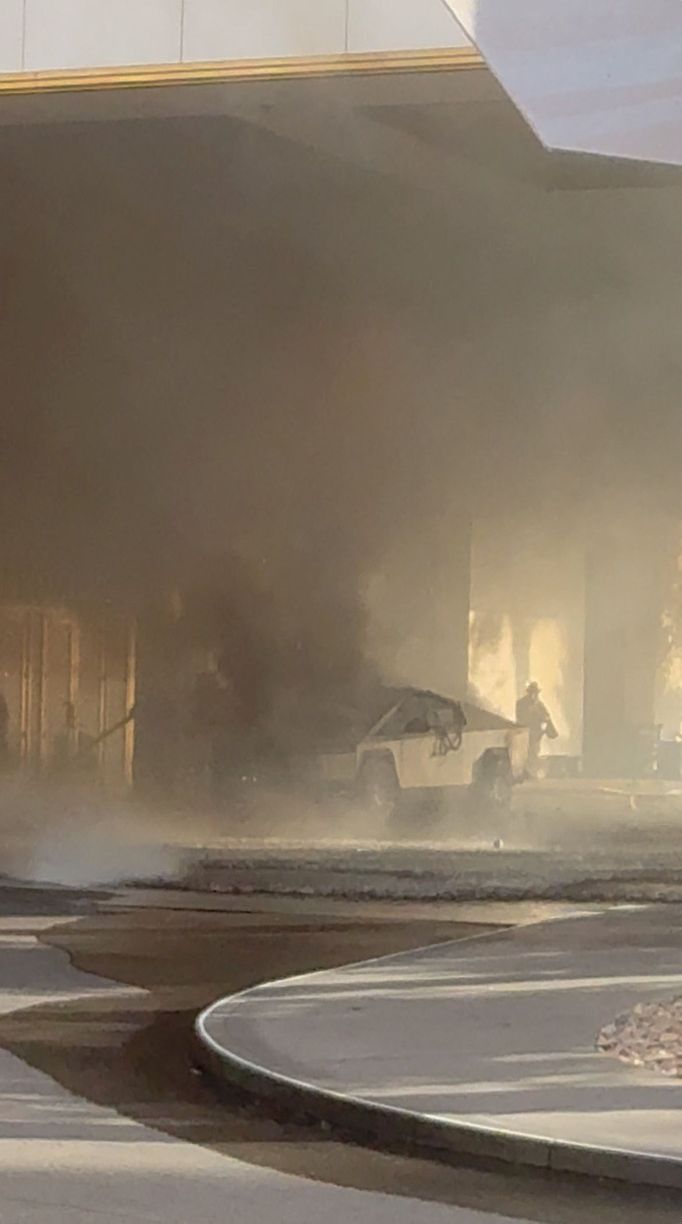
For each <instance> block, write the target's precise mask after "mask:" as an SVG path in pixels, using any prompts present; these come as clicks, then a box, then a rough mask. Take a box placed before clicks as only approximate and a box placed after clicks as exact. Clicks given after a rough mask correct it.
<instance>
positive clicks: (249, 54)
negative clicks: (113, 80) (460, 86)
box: [0, 0, 469, 73]
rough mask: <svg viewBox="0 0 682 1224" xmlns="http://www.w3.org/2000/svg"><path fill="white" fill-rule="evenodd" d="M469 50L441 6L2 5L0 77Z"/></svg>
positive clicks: (331, 1)
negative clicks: (200, 63) (166, 65)
mask: <svg viewBox="0 0 682 1224" xmlns="http://www.w3.org/2000/svg"><path fill="white" fill-rule="evenodd" d="M467 45H469V44H468V42H467V39H466V37H465V35H464V34H463V32H462V30H461V28H460V27H459V26H458V24H457V22H456V20H455V18H454V17H453V16H451V14H450V13H449V12H448V11H447V9H446V7H445V5H444V4H443V3H442V0H0V72H3V73H16V72H22V71H24V72H40V71H50V70H52V71H55V70H69V69H87V68H111V67H121V68H123V67H130V66H133V65H140V64H146V65H150V64H181V63H192V62H199V61H206V60H213V61H215V60H219V61H220V60H228V61H229V60H232V59H234V60H238V59H271V58H279V57H292V58H298V57H304V56H315V55H343V54H345V53H360V52H377V51H409V50H414V51H420V50H425V49H431V48H444V47H445V48H447V47H461V46H467Z"/></svg>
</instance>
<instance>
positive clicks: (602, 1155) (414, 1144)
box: [195, 933, 682, 1189]
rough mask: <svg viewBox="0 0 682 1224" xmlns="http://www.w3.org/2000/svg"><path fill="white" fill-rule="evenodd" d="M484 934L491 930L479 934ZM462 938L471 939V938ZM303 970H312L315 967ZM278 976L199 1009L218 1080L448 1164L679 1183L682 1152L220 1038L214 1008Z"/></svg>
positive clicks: (200, 1051)
mask: <svg viewBox="0 0 682 1224" xmlns="http://www.w3.org/2000/svg"><path fill="white" fill-rule="evenodd" d="M487 937H488V933H486V935H482V936H475V937H474V938H476V939H479V938H481V939H485V938H487ZM462 942H467V943H468V942H469V940H466V941H462ZM399 955H402V954H399ZM376 959H377V960H391V959H393V958H392V957H391V956H389V957H379V958H376ZM367 963H368V964H370V963H376V961H369V962H367ZM350 967H354V966H348V968H350ZM300 976H303V977H306V978H307V977H310V976H314V975H310V974H305V975H300ZM295 980H297V979H296V978H292V979H291V981H295ZM274 984H275V983H262V984H261V986H257V987H252V988H251V989H249V990H245V991H241V992H239V993H237V994H235V995H229V996H226V997H225V998H222V999H219V1000H217V1001H216V1002H215V1003H213V1004H212V1005H211V1006H210V1007H208V1008H206V1009H205V1010H204V1011H203V1012H202V1013H201V1014H200V1015H199V1016H198V1017H197V1020H196V1022H195V1045H196V1053H197V1061H198V1062H199V1064H200V1065H201V1067H202V1068H203V1069H204V1070H205V1071H206V1072H207V1073H208V1074H210V1075H211V1076H212V1077H213V1078H214V1079H215V1080H216V1081H217V1083H218V1084H220V1083H222V1084H223V1085H229V1086H230V1087H236V1088H238V1089H240V1090H242V1091H243V1092H245V1093H247V1094H248V1095H250V1096H253V1097H256V1098H258V1099H259V1100H262V1101H264V1102H269V1103H270V1104H272V1105H275V1106H277V1107H280V1108H283V1109H285V1110H286V1112H287V1114H288V1115H289V1116H293V1117H297V1118H299V1119H305V1120H306V1121H313V1122H317V1123H322V1124H323V1125H325V1126H328V1127H329V1128H330V1129H333V1130H335V1131H338V1132H340V1133H341V1134H343V1135H344V1136H347V1137H349V1138H351V1139H353V1140H354V1141H356V1142H359V1143H364V1144H366V1145H369V1146H373V1147H377V1148H379V1149H384V1150H386V1151H400V1152H407V1153H408V1154H410V1155H415V1156H417V1155H420V1156H425V1157H428V1158H430V1159H432V1160H439V1161H441V1162H443V1163H449V1164H456V1163H461V1161H462V1159H463V1158H468V1159H475V1160H477V1161H481V1162H488V1163H491V1162H492V1163H496V1164H499V1163H505V1164H512V1165H525V1166H530V1167H532V1168H535V1169H538V1170H544V1171H545V1172H548V1171H551V1172H557V1173H569V1174H578V1175H581V1176H585V1177H596V1178H607V1179H610V1180H616V1181H624V1182H631V1183H635V1184H638V1185H649V1186H658V1187H666V1188H674V1189H682V1160H677V1159H675V1158H672V1157H665V1156H654V1155H651V1154H649V1153H645V1152H638V1151H630V1150H626V1149H617V1148H602V1147H597V1146H595V1145H593V1144H576V1143H570V1142H564V1141H562V1140H557V1139H547V1138H543V1137H542V1135H537V1136H536V1135H519V1134H516V1133H514V1132H511V1131H507V1130H504V1129H502V1128H497V1127H486V1126H481V1125H479V1124H471V1123H467V1122H464V1121H459V1120H456V1119H444V1118H441V1117H436V1116H434V1115H431V1114H423V1113H416V1112H413V1111H411V1110H406V1109H402V1108H399V1107H396V1106H392V1105H379V1104H376V1103H375V1102H373V1101H368V1100H366V1099H363V1098H362V1097H357V1096H351V1095H347V1094H345V1093H340V1092H336V1091H334V1090H332V1089H327V1088H321V1087H320V1086H319V1085H316V1084H312V1083H308V1082H306V1081H304V1080H298V1079H294V1078H291V1077H288V1076H285V1075H282V1074H281V1073H280V1072H278V1071H274V1070H272V1069H270V1068H268V1067H265V1066H262V1065H259V1064H258V1063H254V1062H251V1061H250V1060H248V1059H245V1058H243V1057H241V1055H239V1054H237V1053H235V1052H234V1051H233V1050H230V1049H228V1048H226V1047H224V1046H222V1045H221V1044H220V1043H219V1042H217V1041H216V1040H215V1038H214V1037H213V1036H212V1035H211V1033H210V1031H209V1026H210V1021H211V1017H212V1015H213V1014H214V1012H216V1011H218V1010H219V1009H220V1008H222V1007H224V1006H225V1004H227V1003H232V1004H234V1003H236V1002H238V1001H239V999H241V998H245V997H247V996H250V995H253V994H254V993H255V992H256V991H258V990H260V989H261V988H262V987H263V986H268V985H274Z"/></svg>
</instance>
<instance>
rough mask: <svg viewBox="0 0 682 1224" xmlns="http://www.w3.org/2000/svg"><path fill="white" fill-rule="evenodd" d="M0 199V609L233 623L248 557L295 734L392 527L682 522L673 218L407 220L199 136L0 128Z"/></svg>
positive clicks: (471, 191) (309, 166)
mask: <svg viewBox="0 0 682 1224" xmlns="http://www.w3.org/2000/svg"><path fill="white" fill-rule="evenodd" d="M444 156H445V154H444ZM0 168H1V170H2V178H3V183H4V185H5V188H4V193H3V195H4V208H3V230H2V235H1V238H0V267H1V268H2V272H3V280H4V286H5V292H4V294H3V301H2V305H1V307H0V363H1V364H0V369H1V371H2V387H3V412H2V449H1V453H0V464H1V465H2V472H1V480H0V525H1V527H2V536H3V566H4V573H5V586H6V588H7V589H8V590H9V589H12V588H14V589H16V590H20V591H35V592H36V593H38V594H42V593H46V594H48V595H51V596H58V597H60V598H67V599H68V598H75V597H81V598H84V597H92V596H96V597H98V598H102V597H105V598H113V599H114V600H124V601H128V602H129V603H130V604H131V605H132V606H135V607H137V606H141V605H142V604H144V602H145V601H147V600H148V599H150V598H151V597H154V596H155V595H156V594H158V592H159V591H161V590H166V589H170V588H171V587H172V586H173V585H187V586H188V587H191V588H192V589H206V588H208V589H209V590H210V589H213V590H214V592H215V598H216V599H217V600H218V602H219V600H220V592H221V591H222V590H224V587H225V585H227V586H228V588H231V590H232V596H231V599H232V602H233V603H234V602H235V596H234V589H235V582H234V573H235V571H234V568H233V563H232V562H231V561H229V560H226V558H228V559H229V558H230V557H235V556H240V557H243V558H245V560H246V563H247V566H248V573H249V578H248V582H246V583H245V586H244V592H247V593H246V594H244V592H242V594H241V595H240V596H239V597H238V598H237V599H236V602H237V603H239V602H240V600H242V601H243V600H244V599H246V602H247V603H248V600H249V599H251V598H252V595H251V594H249V593H248V592H251V591H254V592H256V594H254V595H253V600H254V601H255V602H254V603H253V606H252V607H251V613H250V623H251V626H252V632H253V635H254V639H255V640H256V641H257V642H259V643H260V644H261V645H262V644H263V643H265V642H267V643H268V647H267V649H265V648H264V647H263V649H262V651H261V655H262V657H263V658H269V657H272V658H274V657H275V656H276V657H277V669H278V671H277V675H278V688H279V691H280V695H282V694H284V695H285V696H286V697H287V700H289V701H290V704H291V703H292V700H291V699H292V694H294V695H295V696H296V698H300V697H301V695H303V694H313V695H315V696H319V694H320V692H321V691H324V690H325V688H328V689H334V690H336V689H339V688H343V685H344V683H346V682H347V680H348V677H349V676H355V675H358V674H360V673H361V671H362V667H363V640H364V624H363V609H362V600H361V598H360V594H359V592H360V591H361V590H362V589H363V586H364V584H365V582H366V581H367V579H368V578H369V577H370V576H371V575H372V574H373V573H375V572H376V571H377V570H381V567H382V565H383V564H384V562H385V558H386V556H387V555H388V554H389V551H390V555H391V557H392V558H396V557H398V561H397V562H396V563H397V564H399V563H400V562H399V557H400V549H399V546H398V548H397V549H396V541H398V542H399V541H400V538H401V533H402V532H403V531H405V530H406V529H407V528H408V527H409V530H410V533H411V538H412V539H414V538H415V533H418V532H421V533H422V535H423V549H424V553H425V554H426V555H428V550H429V533H430V530H431V528H432V525H433V524H434V523H436V522H438V523H439V524H442V522H443V520H444V519H445V520H448V519H449V520H450V521H451V523H452V532H453V541H454V540H455V539H457V540H459V541H460V543H461V537H462V533H463V532H464V531H465V530H466V529H467V523H468V521H469V520H470V519H471V518H472V517H475V516H476V515H478V514H480V513H481V512H484V513H485V514H488V515H489V514H491V513H492V515H493V518H494V516H495V515H496V514H499V515H500V516H501V519H502V520H504V521H508V520H509V517H510V516H514V517H515V518H516V519H517V520H520V521H525V522H527V523H530V524H533V523H536V522H537V521H538V519H542V520H548V519H549V520H551V523H552V529H553V530H554V532H555V533H556V539H557V541H558V542H559V543H560V541H561V540H562V539H568V540H569V541H573V540H575V539H577V538H578V537H580V535H581V533H582V532H583V529H584V522H585V519H586V517H587V518H591V520H592V521H593V522H594V520H595V518H596V519H597V520H600V521H601V520H605V519H613V520H615V521H617V520H618V517H619V515H620V514H621V513H622V510H623V507H625V508H627V509H629V510H632V511H634V512H636V513H639V512H640V511H641V510H643V509H646V510H647V512H649V511H652V512H653V511H654V510H656V511H658V510H659V509H660V508H662V507H663V508H665V509H666V510H671V509H672V510H674V511H677V509H678V501H679V491H678V490H679V475H678V456H679V453H680V440H681V438H680V433H681V430H682V426H681V425H680V421H681V417H680V412H679V406H678V403H677V399H678V386H679V381H680V364H681V363H682V357H681V356H680V354H681V353H682V348H681V346H680V342H679V341H680V337H679V328H680V324H679V319H680V305H681V304H682V303H681V301H680V298H681V296H682V289H681V287H680V286H681V285H682V279H681V278H680V268H679V266H678V265H679V255H678V253H677V252H678V246H679V244H678V242H677V236H678V230H679V225H680V222H679V196H680V193H679V189H677V188H675V187H668V188H666V189H665V190H660V191H646V190H645V191H639V192H637V191H622V192H619V193H616V194H614V193H604V192H592V193H587V194H582V195H580V194H569V193H557V192H554V193H546V192H542V191H541V190H540V189H538V188H535V187H531V186H524V185H523V184H518V183H517V184H514V183H512V182H511V181H510V182H509V183H507V184H505V183H504V182H503V181H502V180H501V179H500V180H498V181H497V182H495V181H492V182H491V180H490V176H489V174H488V173H484V172H483V171H479V170H477V169H476V168H475V167H474V166H473V164H465V166H464V169H463V174H462V180H461V186H460V189H459V190H458V191H457V192H456V193H453V191H452V189H451V186H448V188H447V190H446V189H445V188H443V190H442V191H440V192H435V191H433V190H431V189H429V190H428V191H426V190H423V189H422V190H420V189H419V187H418V186H417V185H415V188H414V190H413V191H412V192H410V191H408V190H407V189H406V188H405V186H404V184H402V185H401V186H400V188H396V185H395V184H394V183H392V182H391V181H390V180H389V179H388V178H384V177H381V176H379V175H371V174H369V173H367V174H363V173H361V172H360V171H356V170H353V169H352V168H350V167H348V166H345V165H342V164H341V163H338V164H337V163H334V162H332V161H331V160H325V159H323V158H321V157H319V156H317V155H315V154H314V153H313V152H312V151H310V150H306V149H305V148H303V147H297V146H295V145H293V144H291V145H289V144H287V143H286V142H283V141H279V140H277V139H275V138H274V137H272V136H269V135H267V134H265V133H263V132H258V131H257V130H256V129H255V128H249V127H246V126H244V125H239V124H236V123H232V122H228V121H218V120H206V121H191V122H190V121H167V122H164V123H156V124H155V123H142V122H138V123H134V124H118V125H103V124H94V125H90V126H77V125H72V126H69V127H65V128H63V129H60V130H57V129H55V128H50V129H45V130H39V129H27V128H21V129H15V130H10V129H5V130H3V131H2V133H1V134H0ZM456 555H457V550H456V549H453V557H456ZM439 564H440V562H439ZM421 580H422V579H421V578H420V581H421ZM467 581H468V577H467V575H466V573H464V572H461V573H458V572H457V564H456V562H453V584H454V585H455V586H456V585H457V583H458V582H461V583H465V582H467ZM273 644H274V647H273ZM258 648H259V647H257V649H258ZM280 681H281V683H280ZM282 699H283V700H284V698H282ZM313 704H314V701H313Z"/></svg>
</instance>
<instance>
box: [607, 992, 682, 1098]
mask: <svg viewBox="0 0 682 1224" xmlns="http://www.w3.org/2000/svg"><path fill="white" fill-rule="evenodd" d="M597 1049H598V1050H601V1052H602V1053H603V1054H609V1055H611V1056H612V1057H613V1058H618V1059H620V1061H621V1062H625V1063H629V1064H630V1066H633V1067H646V1068H648V1069H650V1070H652V1071H660V1073H661V1074H662V1075H667V1076H669V1077H671V1078H673V1077H680V1076H682V997H680V996H679V995H678V996H677V997H676V998H674V999H668V1000H665V1001H663V1002H660V1003H638V1004H637V1005H636V1006H635V1007H633V1008H632V1010H631V1011H629V1012H625V1013H624V1014H623V1015H621V1016H618V1017H617V1018H616V1019H615V1020H614V1021H613V1023H612V1024H607V1025H605V1027H604V1028H603V1029H602V1030H601V1031H600V1033H599V1036H598V1037H597Z"/></svg>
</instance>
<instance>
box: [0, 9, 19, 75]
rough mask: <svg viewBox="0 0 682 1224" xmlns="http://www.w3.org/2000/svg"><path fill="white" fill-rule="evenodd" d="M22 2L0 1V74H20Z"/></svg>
mask: <svg viewBox="0 0 682 1224" xmlns="http://www.w3.org/2000/svg"><path fill="white" fill-rule="evenodd" d="M23 31H24V3H23V0H0V72H21V58H22V57H21V51H22V40H23Z"/></svg>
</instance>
